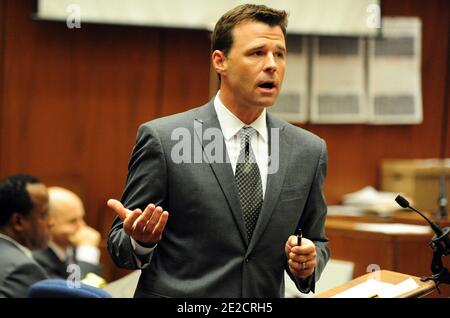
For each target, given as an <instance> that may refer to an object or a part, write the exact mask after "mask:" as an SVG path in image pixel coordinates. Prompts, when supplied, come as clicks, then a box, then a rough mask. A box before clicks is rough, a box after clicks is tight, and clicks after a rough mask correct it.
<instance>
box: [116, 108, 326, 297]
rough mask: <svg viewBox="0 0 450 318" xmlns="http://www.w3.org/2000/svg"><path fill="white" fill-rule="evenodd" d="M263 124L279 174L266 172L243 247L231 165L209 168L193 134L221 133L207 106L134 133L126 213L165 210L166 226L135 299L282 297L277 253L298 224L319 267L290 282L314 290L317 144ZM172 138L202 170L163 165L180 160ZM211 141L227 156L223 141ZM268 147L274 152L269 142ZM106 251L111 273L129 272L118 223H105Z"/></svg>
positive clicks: (322, 251)
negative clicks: (115, 269)
mask: <svg viewBox="0 0 450 318" xmlns="http://www.w3.org/2000/svg"><path fill="white" fill-rule="evenodd" d="M267 125H268V130H269V141H270V142H269V144H270V145H274V143H273V142H272V141H273V138H275V137H274V136H275V134H274V133H272V130H271V129H272V128H275V129H278V131H279V158H280V160H279V169H278V171H277V172H276V173H274V174H269V175H268V179H267V188H266V193H265V199H264V203H263V207H262V209H261V213H260V216H259V219H258V223H257V225H256V228H255V230H254V233H253V236H252V238H251V241H250V242H249V241H248V239H247V236H246V234H245V233H246V232H245V225H244V221H243V217H242V212H241V207H240V202H239V195H238V191H237V187H236V185H235V180H234V174H233V170H232V167H231V164H230V163H219V162H217V161H216V162H214V160H213V159H212V157H213V156H214V155H217V152H216V153H214V152H213V151H210V148H208V147H209V146H208V145H210V142H211V141H210V140H205V139H207V138H206V137H204V138H202V137H201V136H203V133H204V132H206V131H207V130H208V129H209V128H216V129H217V128H220V124H219V121H218V119H217V114H216V112H215V109H214V105H213V101H210V102H209V103H208V104H206V105H204V106H202V107H199V108H196V109H193V110H190V111H187V112H185V113H181V114H177V115H173V116H169V117H165V118H160V119H156V120H153V121H151V122H148V123H145V124H143V125H142V126H141V127H140V128H139V130H138V135H137V141H136V145H135V147H134V149H133V154H132V156H131V160H130V163H129V167H128V168H129V171H128V177H127V183H126V187H125V191H124V194H123V196H122V202H123V204H124V205H125V206H126V207H128V208H129V209H136V208H141V209H142V210H143V209H144V208H145V207H146V206H147V204H149V203H155V204H157V205H160V206H162V207H163V208H164V209H165V210H167V211H169V220H168V223H167V225H166V228H165V231H164V233H163V238H162V240H161V241H160V242H159V243H158V245H157V247H156V249H155V250H154V252H153V253H152V255H151V257H150V259H149V262H150V264H149V265H148V266H147V267H145V268H143V269H142V273H141V276H140V279H139V283H138V286H137V289H136V293H135V296H136V297H282V296H283V295H284V270H285V269H287V260H286V256H285V252H284V246H285V242H286V240H287V238H288V237H289V235H292V234H293V233H294V232H295V231H296V229H297V228H298V227H300V228H301V229H302V230H303V235H304V236H305V237H307V238H309V239H311V240H312V241H313V242H314V243H315V244H316V248H317V254H318V264H317V267H316V270H315V274H314V275H312V276H311V277H310V278H309V279H306V280H298V279H294V281H295V282H296V285H297V287H298V288H299V289H300V290H301V291H303V292H308V291H309V290H314V284H315V281H316V280H318V279H319V277H320V274H321V272H322V270H323V268H324V266H325V264H326V262H327V261H328V258H329V255H330V253H329V249H328V246H327V242H328V241H327V239H326V237H325V233H324V222H325V217H326V203H325V199H324V196H323V193H322V185H323V182H324V179H325V175H326V166H327V152H326V145H325V142H324V141H323V140H322V139H320V138H318V137H316V136H315V135H313V134H311V133H309V132H307V131H305V130H303V129H300V128H298V127H295V126H293V125H290V124H288V123H286V122H284V121H281V120H278V119H276V118H274V117H273V116H271V115H270V114H268V115H267ZM174 132H175V133H174ZM172 133H174V135H175V137H174V138H172ZM180 136H184V137H185V139H186V138H187V140H190V144H191V146H192V148H191V150H192V153H195V151H194V150H195V149H196V145H203V148H204V150H205V155H204V156H203V158H202V156H201V153H200V156H198V153H197V154H192V156H191V159H194V160H196V162H198V161H199V157H200V161H201V163H195V162H190V163H189V162H188V163H186V162H185V163H176V162H174V160H172V158H173V155H174V154H177V153H182V151H180V147H179V145H180ZM189 136H190V139H189ZM172 139H175V140H172ZM217 139H218V140H217V141H218V144H219V145H221V146H222V147H223V149H226V147H225V142H224V139H223V136H220V137H219V138H217ZM277 139H278V138H277ZM269 148H270V153H271V155H273V154H274V153H275V152H276V151H275V148H276V145H275V146H274V147H269ZM272 148H273V149H272ZM207 149H209V150H208V151H207ZM184 150H185V151H186V149H184ZM219 152H220V151H219ZM227 158H228V157H227V154H226V151H225V152H224V159H227ZM226 162H229V160H228V161H226ZM108 250H109V252H110V254H111V256H112V258H113V260H114V262H115V263H116V264H117V265H118V266H120V267H123V268H128V269H137V268H138V265H137V263H136V260H135V257H134V254H133V248H132V245H131V241H130V237H129V236H128V235H127V234H125V232H124V231H123V229H122V222H121V221H120V219H119V218H116V220H115V221H114V223H113V225H112V229H111V232H110V234H109V239H108ZM287 270H288V273H289V269H287ZM289 274H290V273H289Z"/></svg>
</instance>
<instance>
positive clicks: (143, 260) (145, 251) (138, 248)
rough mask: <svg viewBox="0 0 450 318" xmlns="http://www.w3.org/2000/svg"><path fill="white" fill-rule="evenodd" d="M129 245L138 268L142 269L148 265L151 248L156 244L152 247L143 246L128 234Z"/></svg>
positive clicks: (151, 252)
mask: <svg viewBox="0 0 450 318" xmlns="http://www.w3.org/2000/svg"><path fill="white" fill-rule="evenodd" d="M130 240H131V246H132V247H133V251H134V259H135V261H136V264H137V265H138V267H139V268H141V269H144V268H146V267H148V266H149V265H150V259H151V257H149V256H151V255H152V254H153V250H154V249H155V248H156V245H155V246H153V247H145V246H142V245H140V244H139V243H138V242H137V241H136V240H135V239H133V238H132V237H131V236H130Z"/></svg>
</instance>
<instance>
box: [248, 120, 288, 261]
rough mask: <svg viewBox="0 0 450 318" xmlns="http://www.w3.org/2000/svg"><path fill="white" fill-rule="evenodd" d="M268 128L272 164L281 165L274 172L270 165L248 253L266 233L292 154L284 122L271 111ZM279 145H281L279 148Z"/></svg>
mask: <svg viewBox="0 0 450 318" xmlns="http://www.w3.org/2000/svg"><path fill="white" fill-rule="evenodd" d="M267 129H268V132H269V153H270V161H271V165H273V164H276V163H275V162H274V160H278V164H279V166H278V169H277V170H276V171H273V172H272V173H271V168H270V167H269V169H268V171H269V173H268V175H267V186H266V192H265V196H264V202H263V205H262V208H261V212H260V215H259V218H258V222H257V223H256V227H255V231H254V232H253V236H252V239H251V241H250V244H249V248H248V251H247V253H249V252H250V251H251V250H252V249H253V248H254V246H255V244H256V243H257V242H258V241H259V239H260V238H261V235H262V234H263V233H264V230H265V228H266V227H267V224H268V223H269V220H270V218H271V216H272V214H273V211H274V209H275V206H276V204H277V203H278V197H279V196H280V192H281V187H282V185H283V182H284V178H285V176H286V172H287V167H288V165H289V160H290V154H291V151H290V149H291V145H290V144H289V141H288V137H287V136H286V134H285V131H284V124H283V123H282V122H279V121H275V120H273V118H272V116H270V114H269V113H267ZM277 134H278V135H277ZM277 139H278V140H277ZM278 141H279V142H278ZM277 145H278V147H279V148H278V149H277ZM277 152H278V154H277Z"/></svg>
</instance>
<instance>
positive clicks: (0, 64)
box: [0, 0, 6, 179]
mask: <svg viewBox="0 0 450 318" xmlns="http://www.w3.org/2000/svg"><path fill="white" fill-rule="evenodd" d="M5 33H6V1H5V0H0V136H2V135H3V134H5V130H4V127H3V109H4V91H5V87H4V69H5V60H4V52H5V44H6V43H5ZM2 149H3V148H2V138H1V137H0V152H1V150H2ZM1 172H2V156H1V155H0V179H1V178H2V177H3V176H2V175H1Z"/></svg>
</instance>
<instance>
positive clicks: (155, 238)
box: [108, 199, 169, 246]
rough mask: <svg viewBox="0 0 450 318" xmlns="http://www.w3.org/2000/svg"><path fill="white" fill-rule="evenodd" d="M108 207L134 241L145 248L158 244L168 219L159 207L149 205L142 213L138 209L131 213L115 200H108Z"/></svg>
mask: <svg viewBox="0 0 450 318" xmlns="http://www.w3.org/2000/svg"><path fill="white" fill-rule="evenodd" d="M108 206H109V207H110V208H111V209H113V210H114V211H115V212H116V213H117V215H118V216H119V217H120V219H121V220H122V221H123V230H124V231H125V233H127V234H128V235H130V236H131V237H132V238H133V239H134V240H135V241H137V242H139V243H140V244H143V245H146V246H152V245H155V244H156V243H158V242H159V241H160V240H161V238H162V233H163V231H164V228H165V226H166V223H167V219H168V218H169V212H167V211H163V209H162V208H161V207H159V206H158V207H157V206H155V205H154V204H149V205H148V206H147V207H146V208H145V210H144V212H142V211H141V210H140V209H136V210H134V211H131V210H129V209H127V208H125V207H124V206H123V204H122V203H121V202H120V201H118V200H115V199H109V200H108Z"/></svg>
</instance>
